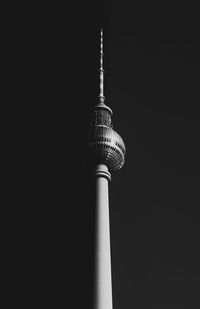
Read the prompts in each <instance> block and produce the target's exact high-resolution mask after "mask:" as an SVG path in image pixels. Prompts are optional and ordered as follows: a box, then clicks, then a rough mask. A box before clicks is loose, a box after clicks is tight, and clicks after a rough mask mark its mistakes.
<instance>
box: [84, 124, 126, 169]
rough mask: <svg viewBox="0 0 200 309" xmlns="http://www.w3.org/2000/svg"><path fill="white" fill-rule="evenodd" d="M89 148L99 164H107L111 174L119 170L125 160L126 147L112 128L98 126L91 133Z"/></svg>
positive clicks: (92, 128)
mask: <svg viewBox="0 0 200 309" xmlns="http://www.w3.org/2000/svg"><path fill="white" fill-rule="evenodd" d="M89 146H90V148H91V151H92V155H93V157H94V159H95V162H96V163H97V164H105V165H106V166H107V167H108V169H109V171H110V172H113V171H116V170H119V169H120V168H121V167H122V166H123V164H124V160H125V151H126V148H125V145H124V142H123V140H122V138H121V136H120V135H119V134H118V133H117V132H116V131H114V130H113V129H112V127H109V126H106V125H102V124H98V125H94V126H92V127H91V129H90V131H89Z"/></svg>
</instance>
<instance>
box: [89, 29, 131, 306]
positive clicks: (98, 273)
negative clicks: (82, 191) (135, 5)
mask: <svg viewBox="0 0 200 309" xmlns="http://www.w3.org/2000/svg"><path fill="white" fill-rule="evenodd" d="M112 114H113V113H112V110H111V109H110V108H109V107H108V106H107V105H106V104H105V97H104V69H103V31H102V30H101V44H100V93H99V100H98V104H97V105H96V106H95V108H94V112H93V115H92V123H91V128H90V130H89V147H90V150H91V154H92V157H93V159H94V161H95V169H94V177H95V187H96V191H95V207H96V228H95V282H94V284H95V286H94V288H95V290H94V309H112V308H113V304H112V278H111V250H110V222H109V198H108V182H109V181H110V180H111V173H112V172H115V171H117V170H119V169H120V168H121V167H122V165H123V164H124V158H125V145H124V142H123V140H122V138H121V137H120V135H119V134H118V133H117V132H116V131H114V130H113V125H112V122H111V116H112Z"/></svg>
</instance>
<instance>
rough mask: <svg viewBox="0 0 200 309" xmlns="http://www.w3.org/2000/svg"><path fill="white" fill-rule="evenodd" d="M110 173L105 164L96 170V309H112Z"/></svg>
mask: <svg viewBox="0 0 200 309" xmlns="http://www.w3.org/2000/svg"><path fill="white" fill-rule="evenodd" d="M110 179H111V178H110V173H109V172H108V168H107V167H106V165H104V164H99V165H97V167H96V170H95V181H96V195H95V199H96V201H95V206H96V233H95V237H96V244H95V246H96V248H95V295H94V296H95V298H94V309H112V308H113V306H112V278H111V250H110V222H109V198H108V180H110Z"/></svg>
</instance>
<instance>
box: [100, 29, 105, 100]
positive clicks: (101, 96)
mask: <svg viewBox="0 0 200 309" xmlns="http://www.w3.org/2000/svg"><path fill="white" fill-rule="evenodd" d="M99 72H100V93H99V103H100V104H104V101H105V97H104V69H103V29H101V43H100V70H99Z"/></svg>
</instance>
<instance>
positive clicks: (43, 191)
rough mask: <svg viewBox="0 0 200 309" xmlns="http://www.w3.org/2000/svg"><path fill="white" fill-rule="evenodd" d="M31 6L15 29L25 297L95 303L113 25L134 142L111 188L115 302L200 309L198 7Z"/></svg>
mask: <svg viewBox="0 0 200 309" xmlns="http://www.w3.org/2000/svg"><path fill="white" fill-rule="evenodd" d="M23 12H24V13H23V14H22V15H23V19H20V18H19V20H18V23H19V24H20V30H18V29H17V30H16V29H14V28H13V33H14V37H15V38H16V42H15V43H14V46H15V51H16V55H18V54H19V56H20V57H19V58H18V57H17V56H16V59H17V60H18V59H20V61H19V63H18V70H16V72H20V74H19V76H17V79H19V78H21V79H20V87H19V88H20V89H18V92H17V94H18V93H20V95H18V98H19V99H21V98H22V101H23V102H24V103H25V104H24V105H23V107H22V110H23V118H24V120H25V127H24V126H23V129H22V131H23V132H25V141H26V143H27V144H26V143H25V145H26V146H25V147H26V152H25V154H23V158H22V161H24V162H25V176H24V177H23V178H24V179H25V183H26V184H25V186H23V187H21V191H20V193H21V195H22V196H23V199H24V201H25V204H26V211H25V212H24V209H23V211H22V213H23V222H25V225H26V227H25V228H24V229H22V235H23V237H22V241H21V248H22V249H23V250H22V252H23V253H21V251H19V254H18V256H19V259H20V261H21V262H22V264H24V265H25V267H24V265H23V269H24V268H25V271H24V272H23V273H24V274H23V276H22V275H21V276H22V283H23V288H21V292H20V293H19V294H18V297H19V300H20V302H21V303H24V304H25V305H26V307H28V308H29V307H30V305H32V304H37V307H38V306H39V307H45V306H47V305H50V304H51V305H53V307H63V308H64V307H72V308H78V304H79V303H80V304H79V306H81V308H90V306H91V298H92V274H93V271H92V265H93V229H94V226H93V222H94V220H93V219H94V209H93V204H92V189H91V188H92V180H91V177H90V162H89V159H88V157H89V152H88V146H87V134H88V129H89V125H90V113H91V111H92V108H93V107H94V106H95V105H96V103H97V97H98V67H99V43H100V29H101V27H102V28H103V29H104V68H105V71H106V73H105V96H106V104H108V105H109V106H110V107H111V108H112V110H113V112H114V115H113V124H114V129H115V130H116V131H117V132H118V133H119V134H120V135H121V136H122V137H123V139H124V141H125V144H126V146H127V156H126V163H125V165H124V167H123V168H122V170H121V171H119V172H117V173H116V174H115V175H113V176H112V182H111V184H110V219H111V247H112V272H113V302H114V308H115V309H118V308H134V307H137V308H138V309H139V308H141V309H142V308H146V307H147V306H148V308H159V309H160V308H163V309H165V308H166V309H168V308H169V309H175V308H176V309H177V308H193V309H195V308H199V306H200V300H199V293H200V267H199V260H200V251H199V237H200V225H199V205H200V198H199V183H200V179H199V172H200V164H199V163H200V161H199V155H200V152H199V131H200V130H199V118H200V113H199V112H200V108H199V101H200V100H199V99H200V95H199V71H200V61H199V47H200V44H199V43H200V42H199V18H198V13H197V12H198V11H197V8H195V7H194V6H193V5H192V4H191V5H188V4H187V5H185V6H184V4H183V3H182V4H181V5H179V4H177V5H176V4H175V3H174V2H173V3H172V4H170V3H162V4H161V3H159V4H158V3H157V4H153V3H149V4H146V3H142V2H140V4H136V3H133V2H132V1H128V0H125V1H123V2H121V1H120V2H119V1H113V2H111V1H108V2H106V4H105V3H102V2H96V1H94V2H92V3H89V2H84V3H82V2H81V3H78V2H77V3H75V4H74V6H72V5H68V4H66V5H63V6H62V5H56V6H55V5H53V4H48V6H40V5H36V6H34V7H29V8H23ZM22 20H23V21H22ZM21 63H23V66H21V65H20V64H21ZM19 68H20V70H19ZM16 75H18V74H16ZM20 96H21V97H20ZM26 128H29V129H30V130H28V131H27V129H26ZM27 132H28V133H27ZM24 179H23V180H24ZM24 252H25V253H24ZM16 264H17V263H16ZM19 272H20V271H19ZM19 277H20V276H17V277H16V281H17V282H18V278H19ZM24 286H25V287H24ZM24 290H25V291H26V292H24ZM25 296H26V297H25ZM71 301H72V302H73V303H71Z"/></svg>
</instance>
